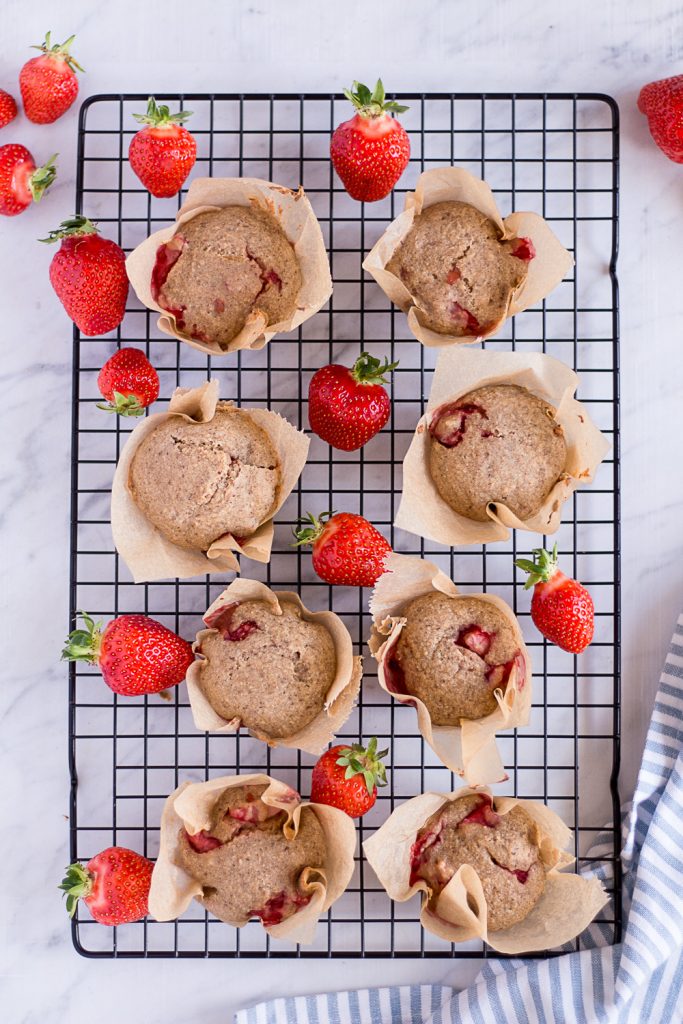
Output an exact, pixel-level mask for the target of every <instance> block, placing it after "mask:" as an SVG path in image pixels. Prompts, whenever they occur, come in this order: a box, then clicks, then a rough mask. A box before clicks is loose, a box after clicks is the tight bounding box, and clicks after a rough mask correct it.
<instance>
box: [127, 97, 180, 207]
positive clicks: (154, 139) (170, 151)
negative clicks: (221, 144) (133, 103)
mask: <svg viewBox="0 0 683 1024" xmlns="http://www.w3.org/2000/svg"><path fill="white" fill-rule="evenodd" d="M191 115H192V111H191V110H181V111H179V112H178V113H177V114H171V113H170V111H169V109H168V107H164V106H160V107H157V105H156V101H155V99H154V97H153V96H150V98H149V101H148V103H147V113H146V114H133V117H134V118H135V120H136V121H139V122H140V124H144V125H145V127H144V128H142V129H141V130H140V131H139V132H138V133H137V135H134V136H133V138H132V139H131V142H130V146H129V148H128V159H129V160H130V166H131V167H132V168H133V170H134V171H135V173H136V174H137V176H138V178H139V179H140V181H141V182H142V184H143V185H144V186H145V188H146V189H148V191H150V192H151V193H152V195H153V196H157V197H158V198H168V197H169V196H174V195H176V194H177V193H178V192H179V191H180V189H181V188H182V185H183V182H184V181H185V179H186V178H187V176H188V174H189V173H190V171H191V170H192V168H193V167H194V162H195V160H196V159H197V143H196V142H195V140H194V136H193V135H191V134H190V132H188V130H187V128H185V126H184V125H183V124H182V122H183V121H185V120H187V118H188V117H190V116H191Z"/></svg>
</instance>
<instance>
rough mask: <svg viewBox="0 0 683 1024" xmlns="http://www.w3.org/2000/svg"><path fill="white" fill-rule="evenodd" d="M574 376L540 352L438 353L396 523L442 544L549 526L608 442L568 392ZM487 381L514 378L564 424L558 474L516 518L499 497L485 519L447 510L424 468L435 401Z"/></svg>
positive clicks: (587, 478) (550, 529)
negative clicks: (534, 506)
mask: <svg viewBox="0 0 683 1024" xmlns="http://www.w3.org/2000/svg"><path fill="white" fill-rule="evenodd" d="M578 383H579V379H578V377H577V376H576V374H575V373H574V371H573V370H571V369H570V368H569V367H568V366H565V364H564V363H562V362H560V360H559V359H554V358H553V357H552V356H548V355H544V354H543V353H542V352H528V353H523V352H490V351H487V350H480V349H463V348H452V349H447V350H444V351H443V352H440V353H439V357H438V359H437V362H436V369H435V371H434V379H433V382H432V388H431V392H430V395H429V401H428V402H427V411H426V413H425V414H424V416H423V417H422V418H421V419H420V421H419V423H418V424H417V427H416V429H415V434H414V436H413V440H412V441H411V442H410V447H409V449H408V451H407V452H406V456H405V459H404V460H403V494H402V495H401V502H400V505H399V508H398V512H397V515H396V526H399V527H401V528H402V529H404V530H410V532H411V533H417V534H418V535H419V536H421V537H428V538H430V539H431V540H435V541H438V542H439V543H441V544H448V545H449V546H450V547H462V546H464V545H466V544H489V543H490V542H491V541H496V540H507V539H508V537H509V536H510V531H509V529H508V527H512V528H516V529H518V530H530V531H532V532H534V533H545V534H552V533H556V532H557V530H558V529H559V526H560V520H561V517H562V505H563V504H564V502H565V501H566V500H567V498H569V497H570V495H571V494H572V493H573V492H574V491H575V490H576V489H577V488H578V487H581V486H583V485H584V484H589V483H591V481H592V480H593V477H594V476H595V472H596V470H597V468H598V466H599V465H600V463H601V462H602V460H603V459H604V457H605V455H606V454H607V452H608V451H609V449H610V447H611V446H610V443H609V441H608V440H607V438H606V437H605V436H604V435H603V434H601V433H600V431H599V430H598V428H597V427H596V426H595V424H594V423H593V422H592V421H591V419H590V417H589V415H588V411H587V409H586V407H585V406H584V405H582V404H581V403H580V402H577V401H576V400H575V399H574V397H573V396H574V393H575V391H576V388H577V387H578ZM488 384H518V385H519V386H520V387H525V388H528V389H529V390H530V391H532V392H533V393H534V394H535V395H537V396H538V397H539V398H542V399H545V400H546V401H547V402H549V403H550V404H551V405H553V406H554V407H555V408H556V410H557V412H556V415H555V419H556V420H557V422H558V423H559V424H560V425H561V426H562V427H563V428H564V435H565V440H566V442H567V463H566V466H565V472H564V474H563V477H562V478H561V479H560V480H559V481H558V482H557V483H556V484H555V486H554V487H553V489H552V490H551V492H550V494H549V495H548V497H547V498H546V500H545V502H544V503H543V505H542V506H541V508H540V509H539V511H538V512H537V513H536V515H535V516H533V517H532V518H531V519H526V520H524V521H522V520H521V519H518V518H517V516H516V515H514V514H513V513H512V512H511V511H510V509H508V508H507V507H506V506H505V505H503V504H501V503H497V504H496V505H495V511H494V506H493V505H489V508H488V515H489V517H490V518H489V522H487V523H480V522H476V521H475V520H473V519H467V518H466V517H465V516H461V515H460V514H459V513H458V512H455V511H454V510H453V509H452V508H451V507H450V506H449V505H447V504H446V502H445V501H444V500H443V498H442V497H441V495H440V494H439V492H438V491H437V489H436V485H435V484H434V481H433V480H432V476H431V473H430V470H429V430H428V427H429V423H430V422H431V418H432V414H433V412H434V410H435V409H437V408H438V407H439V406H440V405H443V404H444V403H446V402H455V401H457V400H458V398H460V397H461V396H462V395H464V394H466V393H467V392H468V391H473V390H474V389H475V388H481V387H485V386H486V385H488Z"/></svg>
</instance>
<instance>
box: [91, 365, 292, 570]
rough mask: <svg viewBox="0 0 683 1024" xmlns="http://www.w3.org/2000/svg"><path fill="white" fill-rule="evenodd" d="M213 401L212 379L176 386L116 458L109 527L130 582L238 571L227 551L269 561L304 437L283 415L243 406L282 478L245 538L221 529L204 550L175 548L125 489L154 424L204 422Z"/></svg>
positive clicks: (211, 411)
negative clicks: (269, 508)
mask: <svg viewBox="0 0 683 1024" xmlns="http://www.w3.org/2000/svg"><path fill="white" fill-rule="evenodd" d="M217 404H218V381H217V380H210V381H206V382H205V383H204V384H202V385H201V386H200V387H197V388H177V389H176V390H175V392H174V393H173V397H172V398H171V401H170V403H169V407H168V412H160V413H155V414H154V415H152V416H147V417H146V418H145V419H143V420H140V422H139V423H138V425H137V426H136V427H135V429H134V430H133V432H132V433H131V435H130V437H129V438H128V441H127V442H126V444H125V446H124V448H123V451H122V452H121V455H120V457H119V461H118V465H117V467H116V472H115V473H114V480H113V483H112V490H111V528H112V534H113V536H114V544H115V546H116V550H117V551H118V553H119V554H120V555H121V557H122V558H123V560H124V562H125V563H126V565H127V566H128V568H129V569H130V571H131V573H132V575H133V579H134V580H135V582H136V583H142V582H146V581H149V580H161V579H168V578H169V577H170V578H174V577H178V578H180V579H186V578H187V577H190V576H201V575H204V574H205V573H214V572H239V569H240V566H239V562H238V561H237V558H236V557H235V555H234V553H233V552H236V551H237V552H239V553H240V554H242V555H246V557H247V558H253V559H254V561H256V562H269V561H270V552H271V548H272V545H273V517H274V516H275V515H276V514H277V512H278V511H279V510H280V508H281V507H282V505H283V504H284V502H285V500H286V499H287V497H288V496H289V494H290V493H291V491H292V489H293V488H294V486H295V485H296V482H297V480H298V479H299V475H300V473H301V471H302V469H303V468H304V465H305V464H306V456H307V455H308V446H309V443H310V442H309V439H308V438H307V437H306V436H305V434H303V433H302V432H301V431H300V430H297V429H296V427H293V426H292V424H291V423H289V422H288V421H287V420H286V419H284V417H282V416H280V415H279V414H278V413H276V412H271V411H270V410H269V409H244V408H241V407H240V408H241V411H242V412H243V413H246V414H247V415H248V416H249V417H250V418H251V419H252V420H253V422H254V423H255V424H256V425H257V426H258V427H260V428H261V429H262V430H264V431H265V433H266V434H267V435H268V437H269V438H270V441H271V444H272V445H273V447H274V448H275V450H276V451H277V453H278V457H279V459H280V469H281V472H282V477H281V480H280V488H279V493H278V500H277V505H276V507H275V509H274V510H273V513H272V515H271V516H270V517H269V518H268V519H267V520H265V521H264V522H263V523H261V524H260V526H259V527H258V529H257V530H256V531H255V532H254V533H252V534H251V536H249V537H247V538H245V539H243V540H242V539H241V540H237V539H236V538H235V537H233V535H232V534H230V533H226V534H224V535H223V536H222V537H219V538H218V540H215V541H214V542H213V544H212V545H211V547H210V548H209V549H208V551H200V550H199V549H197V550H190V549H187V548H182V547H179V545H177V544H174V543H173V542H172V541H170V540H169V539H168V538H167V537H165V536H164V535H163V533H161V531H160V530H158V529H157V528H156V526H154V525H153V523H152V522H151V521H150V520H149V519H148V518H147V516H146V515H145V513H144V512H143V511H142V509H141V508H140V507H139V505H138V504H137V503H136V502H135V500H134V498H133V495H132V493H131V491H130V487H129V474H130V467H131V463H132V461H133V456H134V455H135V453H136V451H137V449H138V447H139V446H140V444H141V443H142V441H143V440H144V439H145V438H146V437H147V436H148V435H149V434H150V433H151V432H152V431H153V430H155V429H156V427H158V426H159V424H160V423H163V422H164V420H167V419H168V418H169V417H172V416H179V417H181V418H182V419H184V420H186V421H190V422H191V421H194V422H196V423H208V422H209V421H210V420H211V419H213V416H214V413H215V411H216V406H217Z"/></svg>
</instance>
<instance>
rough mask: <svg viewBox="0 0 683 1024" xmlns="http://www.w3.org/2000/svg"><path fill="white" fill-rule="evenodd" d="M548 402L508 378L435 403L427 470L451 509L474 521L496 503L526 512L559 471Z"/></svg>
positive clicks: (560, 440) (562, 451) (535, 507)
mask: <svg viewBox="0 0 683 1024" xmlns="http://www.w3.org/2000/svg"><path fill="white" fill-rule="evenodd" d="M555 414H556V409H555V408H554V407H553V406H552V405H549V404H548V403H547V402H544V401H543V400H542V399H540V398H537V397H536V395H534V394H532V392H531V391H529V390H527V389H526V388H523V387H519V386H518V385H516V384H494V385H489V386H486V387H482V388H477V389H476V390H475V391H470V392H469V393H468V394H466V395H463V396H462V397H461V398H459V399H458V401H457V402H454V403H449V404H446V405H442V406H440V407H439V408H438V409H436V410H435V411H434V413H433V414H432V416H431V419H430V422H429V435H430V437H429V469H430V474H431V478H432V480H433V481H434V484H435V486H436V489H437V490H438V492H439V494H440V495H441V497H442V498H443V500H444V501H445V502H446V504H447V505H449V506H450V508H452V509H453V510H454V511H455V512H458V513H459V514H460V515H462V516H465V517H466V518H467V519H472V520H475V521H477V522H486V521H487V520H488V518H489V516H488V514H487V507H488V506H489V505H491V504H492V505H495V504H496V503H498V502H500V503H501V504H502V505H505V506H506V507H507V508H508V509H509V510H510V511H511V512H512V513H513V514H514V515H516V516H517V518H518V519H520V520H523V521H524V520H528V519H531V518H532V517H533V516H534V515H536V513H537V512H538V511H539V509H540V508H541V507H542V506H543V503H544V502H545V500H546V498H547V497H548V495H549V493H550V491H551V490H552V489H553V487H554V486H555V485H556V483H557V482H558V480H559V479H560V478H561V477H562V475H563V474H564V472H565V466H566V463H567V444H566V441H565V436H564V430H563V428H562V427H561V426H560V424H559V423H558V422H557V420H556V419H555Z"/></svg>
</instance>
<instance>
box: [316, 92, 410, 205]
mask: <svg viewBox="0 0 683 1024" xmlns="http://www.w3.org/2000/svg"><path fill="white" fill-rule="evenodd" d="M344 95H345V96H346V98H347V99H348V100H350V101H351V103H352V104H353V107H354V109H355V110H356V111H357V113H356V114H354V116H353V117H352V118H351V119H350V120H349V121H344V122H343V123H342V124H340V125H339V126H338V127H337V128H336V129H335V132H334V134H333V136H332V139H331V142H330V156H331V157H332V163H333V164H334V169H335V171H336V172H337V174H338V175H339V177H340V178H341V180H342V184H343V185H344V188H345V189H346V191H347V192H348V193H349V195H350V196H351V198H352V199H358V200H360V201H361V202H365V203H374V202H376V200H378V199H384V197H385V196H388V195H389V193H390V192H391V190H392V188H393V187H394V185H395V184H396V182H397V181H398V179H399V178H400V177H401V175H402V174H403V172H404V170H405V169H406V166H407V164H408V160H409V159H410V140H409V139H408V135H407V134H406V130H405V128H404V127H403V125H402V124H400V123H399V122H398V121H397V120H395V118H393V117H390V116H389V114H388V113H387V111H389V110H392V111H394V112H395V113H397V114H402V113H403V111H404V110H407V109H408V107H402V106H401V105H400V104H398V103H395V102H393V100H392V101H389V102H387V100H386V99H385V96H384V86H383V85H382V81H381V79H378V80H377V85H376V86H375V91H374V92H373V93H371V92H370V90H369V88H368V87H367V85H363V84H362V83H360V82H354V83H353V87H352V89H344Z"/></svg>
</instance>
